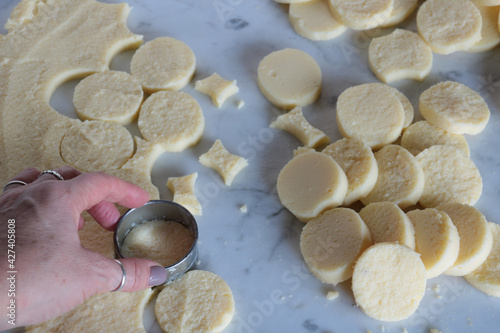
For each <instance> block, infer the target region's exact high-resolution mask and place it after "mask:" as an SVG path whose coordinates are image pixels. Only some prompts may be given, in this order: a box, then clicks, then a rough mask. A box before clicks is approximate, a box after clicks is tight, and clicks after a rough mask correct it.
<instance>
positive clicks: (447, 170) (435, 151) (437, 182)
mask: <svg viewBox="0 0 500 333" xmlns="http://www.w3.org/2000/svg"><path fill="white" fill-rule="evenodd" d="M416 158H417V161H418V162H419V164H420V165H421V166H422V170H423V171H424V175H425V185H424V191H423V193H422V196H421V198H420V200H419V203H420V204H421V205H422V206H423V207H436V206H439V205H441V204H443V203H447V202H458V203H464V204H468V205H474V204H475V203H476V202H477V200H479V197H480V196H481V193H482V191H483V181H482V178H481V174H480V173H479V170H478V169H477V167H476V165H475V164H474V162H473V161H472V160H471V159H470V158H468V157H467V156H466V155H465V154H464V153H462V151H461V150H460V149H458V148H455V147H453V146H432V147H430V148H427V149H426V150H424V151H423V152H421V153H420V154H418V155H417V156H416Z"/></svg>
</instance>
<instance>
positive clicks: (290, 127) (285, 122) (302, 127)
mask: <svg viewBox="0 0 500 333" xmlns="http://www.w3.org/2000/svg"><path fill="white" fill-rule="evenodd" d="M271 128H278V129H280V130H283V131H287V132H289V133H290V134H292V135H294V136H295V137H297V139H299V140H300V142H302V144H303V145H304V146H306V147H311V148H316V147H318V146H321V145H325V144H328V143H330V138H329V137H328V136H327V135H326V134H325V133H323V132H322V131H321V130H319V129H317V128H316V127H314V126H312V125H311V124H310V123H309V122H308V121H307V120H306V118H305V117H304V114H303V113H302V108H301V107H299V106H297V107H296V108H294V109H293V110H291V111H289V112H288V113H285V114H282V115H280V116H278V118H276V120H274V121H273V122H272V123H271Z"/></svg>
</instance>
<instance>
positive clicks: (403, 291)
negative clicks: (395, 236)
mask: <svg viewBox="0 0 500 333" xmlns="http://www.w3.org/2000/svg"><path fill="white" fill-rule="evenodd" d="M426 282H427V280H426V271H425V267H424V265H423V263H422V260H421V259H420V257H419V255H418V253H415V251H413V250H411V249H409V248H408V247H406V246H403V245H400V244H394V243H379V244H375V245H373V246H371V247H370V248H368V249H367V250H366V251H365V252H363V254H362V255H361V256H360V257H359V259H358V260H357V262H356V265H355V266H354V273H353V276H352V291H353V293H354V298H355V300H356V303H357V304H358V305H359V306H360V307H361V309H363V311H364V312H365V313H366V314H367V315H368V316H370V317H372V318H375V319H377V320H382V321H398V320H403V319H406V318H408V317H409V316H411V315H412V314H413V313H414V312H415V311H416V310H417V308H418V305H419V304H420V301H421V300H422V298H423V297H424V294H425V286H426Z"/></svg>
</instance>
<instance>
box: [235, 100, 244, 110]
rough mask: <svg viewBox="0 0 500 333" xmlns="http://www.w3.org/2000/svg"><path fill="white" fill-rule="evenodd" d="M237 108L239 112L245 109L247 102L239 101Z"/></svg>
mask: <svg viewBox="0 0 500 333" xmlns="http://www.w3.org/2000/svg"><path fill="white" fill-rule="evenodd" d="M236 107H237V108H238V110H241V109H243V108H244V107H245V101H243V100H239V101H238V103H236Z"/></svg>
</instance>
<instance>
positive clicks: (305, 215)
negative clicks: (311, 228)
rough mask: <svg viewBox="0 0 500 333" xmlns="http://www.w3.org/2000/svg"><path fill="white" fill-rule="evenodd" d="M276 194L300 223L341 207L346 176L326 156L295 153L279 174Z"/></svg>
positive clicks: (312, 153)
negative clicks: (330, 209)
mask: <svg viewBox="0 0 500 333" xmlns="http://www.w3.org/2000/svg"><path fill="white" fill-rule="evenodd" d="M277 187H278V196H279V199H280V201H281V203H282V204H283V206H285V207H286V208H287V209H288V210H289V211H290V212H292V214H294V215H295V216H296V217H297V218H298V219H299V220H301V221H302V222H307V221H308V220H310V219H312V218H315V217H316V216H318V215H319V214H320V213H321V212H323V211H325V210H327V209H329V208H333V207H337V206H340V205H341V204H342V202H343V201H344V199H345V195H346V192H347V177H346V175H345V173H344V171H342V169H341V168H340V166H339V165H338V164H337V163H336V162H335V161H334V160H333V159H332V158H331V157H330V156H328V155H326V154H323V153H318V152H315V151H308V152H303V153H301V154H299V155H297V156H295V157H294V158H293V159H292V160H291V161H290V162H288V163H287V164H286V165H285V166H284V167H283V169H281V171H280V173H279V176H278V185H277Z"/></svg>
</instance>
